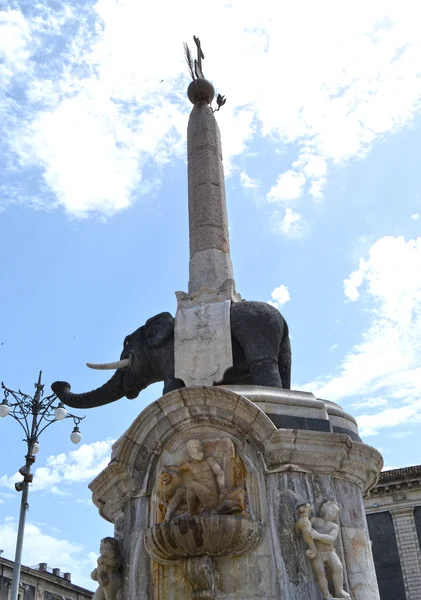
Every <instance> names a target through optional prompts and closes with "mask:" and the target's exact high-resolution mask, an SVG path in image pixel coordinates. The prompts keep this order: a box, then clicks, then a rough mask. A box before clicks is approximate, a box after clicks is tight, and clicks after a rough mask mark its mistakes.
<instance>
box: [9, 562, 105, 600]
mask: <svg viewBox="0 0 421 600" xmlns="http://www.w3.org/2000/svg"><path fill="white" fill-rule="evenodd" d="M0 564H3V565H5V566H8V567H10V568H11V569H13V567H14V565H15V563H14V561H13V560H10V559H9V558H5V557H4V556H0ZM21 571H22V572H23V573H26V574H27V575H32V576H33V577H38V579H45V580H46V581H49V582H50V583H55V584H56V585H60V586H63V587H66V588H69V589H72V590H74V591H75V592H80V593H86V595H90V596H93V594H94V592H93V591H92V590H88V589H87V588H83V587H81V586H80V585H76V584H75V583H72V582H71V581H68V580H67V579H64V577H60V576H58V575H53V574H52V573H48V571H39V570H38V569H33V568H32V567H26V566H24V565H22V566H21Z"/></svg>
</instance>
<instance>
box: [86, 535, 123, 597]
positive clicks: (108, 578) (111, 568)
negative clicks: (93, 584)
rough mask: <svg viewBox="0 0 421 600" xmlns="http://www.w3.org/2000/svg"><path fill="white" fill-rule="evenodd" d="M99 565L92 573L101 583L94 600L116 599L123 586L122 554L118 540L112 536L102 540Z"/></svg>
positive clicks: (92, 576)
mask: <svg viewBox="0 0 421 600" xmlns="http://www.w3.org/2000/svg"><path fill="white" fill-rule="evenodd" d="M99 551H100V554H101V555H100V557H99V558H98V560H97V563H98V566H97V567H96V569H94V570H93V571H92V573H91V578H92V579H93V580H94V581H97V582H98V584H99V587H98V589H97V590H96V592H95V594H94V595H93V598H92V600H115V599H116V597H117V592H118V590H119V589H120V587H121V586H122V583H123V579H122V576H121V556H120V549H119V546H118V541H117V540H116V539H115V538H112V537H106V538H104V539H103V540H101V545H100V550H99Z"/></svg>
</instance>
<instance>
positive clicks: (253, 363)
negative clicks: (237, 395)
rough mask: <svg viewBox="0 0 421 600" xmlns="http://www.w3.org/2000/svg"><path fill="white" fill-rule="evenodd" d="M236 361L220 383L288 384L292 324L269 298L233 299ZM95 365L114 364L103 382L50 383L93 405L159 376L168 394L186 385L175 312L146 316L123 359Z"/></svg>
mask: <svg viewBox="0 0 421 600" xmlns="http://www.w3.org/2000/svg"><path fill="white" fill-rule="evenodd" d="M231 338H232V352H233V367H231V368H230V369H228V371H226V373H225V375H224V378H223V380H222V381H221V382H219V384H227V385H228V384H249V383H252V384H254V385H262V386H268V387H278V388H282V387H283V388H286V389H290V387H291V346H290V341H289V333H288V325H287V323H286V321H285V319H284V318H283V316H282V315H281V314H280V312H279V311H278V310H277V309H276V308H274V307H273V306H271V305H270V304H267V303H266V302H252V301H245V300H243V301H241V302H233V303H232V304H231ZM88 366H93V368H101V369H107V368H108V369H116V372H115V373H114V375H113V376H112V377H111V378H110V379H109V380H108V381H107V382H106V383H105V384H104V385H102V386H101V387H99V388H97V389H96V390H92V391H90V392H86V393H83V394H73V393H72V392H71V391H70V384H69V383H67V382H65V381H56V382H54V383H53V384H52V386H51V388H52V390H53V392H54V393H55V394H56V395H57V396H58V398H59V399H60V400H61V401H62V402H64V404H67V405H68V406H71V407H73V408H93V407H95V406H102V405H104V404H109V403H110V402H114V401H115V400H119V399H120V398H122V397H123V396H126V397H127V398H137V396H138V395H139V392H140V391H141V390H143V389H145V388H146V387H148V385H151V384H152V383H156V382H158V381H163V382H164V391H163V393H164V394H166V393H167V392H170V391H172V390H175V389H178V388H181V387H185V386H184V383H183V382H182V381H181V380H180V379H176V378H175V376H174V317H172V316H171V314H170V313H168V312H163V313H160V314H159V315H156V316H154V317H152V318H151V319H148V321H146V323H145V324H144V325H143V326H142V327H139V329H136V331H134V332H133V333H132V334H130V335H128V336H127V337H126V339H125V340H124V348H123V351H122V353H121V357H120V360H119V361H117V362H115V363H108V364H105V365H90V364H89V363H88Z"/></svg>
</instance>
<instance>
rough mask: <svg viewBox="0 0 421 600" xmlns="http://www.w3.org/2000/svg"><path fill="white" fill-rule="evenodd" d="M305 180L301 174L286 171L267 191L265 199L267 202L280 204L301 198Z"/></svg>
mask: <svg viewBox="0 0 421 600" xmlns="http://www.w3.org/2000/svg"><path fill="white" fill-rule="evenodd" d="M305 182H306V178H305V177H304V175H303V174H302V173H297V172H296V171H286V172H285V173H282V174H281V175H279V177H278V181H277V182H276V184H275V185H274V186H273V187H272V188H271V190H270V191H269V193H268V195H267V198H268V200H269V202H282V201H285V200H296V199H297V198H299V197H300V196H301V193H302V189H303V187H304V184H305Z"/></svg>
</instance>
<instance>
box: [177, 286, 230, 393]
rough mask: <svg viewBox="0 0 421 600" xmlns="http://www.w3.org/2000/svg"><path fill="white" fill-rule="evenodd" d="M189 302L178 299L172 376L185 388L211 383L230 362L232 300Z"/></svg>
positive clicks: (217, 379) (219, 379)
mask: <svg viewBox="0 0 421 600" xmlns="http://www.w3.org/2000/svg"><path fill="white" fill-rule="evenodd" d="M215 296H216V294H215ZM189 304H190V303H189V302H187V301H185V302H182V301H181V299H179V302H178V309H177V313H176V316H175V329H174V342H175V350H174V356H175V377H176V378H178V379H181V380H182V381H184V384H185V385H186V387H197V386H203V385H209V386H212V385H213V384H214V383H215V382H217V381H222V379H223V377H224V373H225V371H226V370H227V369H229V368H230V367H232V365H233V359H232V346H231V328H230V305H231V303H230V301H229V300H225V301H224V302H215V301H213V302H202V303H200V304H199V305H193V306H189Z"/></svg>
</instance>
